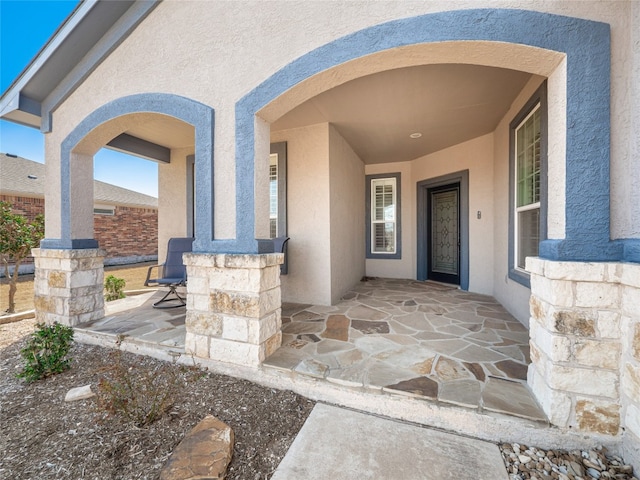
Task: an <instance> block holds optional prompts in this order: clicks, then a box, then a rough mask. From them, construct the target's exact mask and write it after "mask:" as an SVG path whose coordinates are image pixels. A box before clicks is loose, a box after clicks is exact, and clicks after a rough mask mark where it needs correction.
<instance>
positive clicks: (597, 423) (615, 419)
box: [576, 400, 620, 435]
mask: <svg viewBox="0 0 640 480" xmlns="http://www.w3.org/2000/svg"><path fill="white" fill-rule="evenodd" d="M576 420H577V422H578V426H579V427H580V429H581V430H584V431H589V432H596V433H602V434H605V435H617V433H618V430H619V428H620V406H619V405H616V404H613V403H608V404H601V405H596V404H595V403H592V402H591V401H589V400H578V401H577V402H576Z"/></svg>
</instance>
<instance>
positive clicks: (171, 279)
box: [144, 238, 193, 308]
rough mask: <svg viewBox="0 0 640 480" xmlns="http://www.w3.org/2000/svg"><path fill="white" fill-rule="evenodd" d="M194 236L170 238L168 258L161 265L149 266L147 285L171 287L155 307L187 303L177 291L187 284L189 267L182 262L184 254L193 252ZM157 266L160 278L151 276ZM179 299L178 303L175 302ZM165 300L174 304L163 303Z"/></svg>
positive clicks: (181, 305)
mask: <svg viewBox="0 0 640 480" xmlns="http://www.w3.org/2000/svg"><path fill="white" fill-rule="evenodd" d="M192 244H193V238H170V239H169V244H168V246H167V259H166V260H165V262H164V263H163V264H161V265H154V266H153V267H149V270H148V271H147V279H146V280H145V282H144V285H145V287H169V291H168V292H167V294H166V295H165V296H164V297H162V299H160V300H158V301H157V302H155V303H154V304H153V306H154V308H176V307H183V306H185V305H186V302H185V299H184V298H182V297H181V296H180V294H179V293H178V292H177V291H176V289H177V288H178V287H183V286H185V285H186V284H187V267H185V265H184V263H182V254H183V253H188V252H191V248H192ZM154 268H157V269H158V275H162V276H161V277H158V278H151V271H152V270H153V269H154ZM176 301H177V304H175V302H176ZM165 302H173V303H174V304H169V305H161V304H162V303H165Z"/></svg>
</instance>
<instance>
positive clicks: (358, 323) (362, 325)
mask: <svg viewBox="0 0 640 480" xmlns="http://www.w3.org/2000/svg"><path fill="white" fill-rule="evenodd" d="M351 327H352V328H355V329H356V330H359V331H361V332H362V333H364V334H365V335H370V334H373V333H389V324H388V323H387V322H374V321H368V320H352V321H351Z"/></svg>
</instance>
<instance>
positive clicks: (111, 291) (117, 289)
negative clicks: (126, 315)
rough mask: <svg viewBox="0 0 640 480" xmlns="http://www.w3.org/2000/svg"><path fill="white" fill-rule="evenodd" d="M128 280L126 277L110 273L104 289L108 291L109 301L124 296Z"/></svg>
mask: <svg viewBox="0 0 640 480" xmlns="http://www.w3.org/2000/svg"><path fill="white" fill-rule="evenodd" d="M125 285H126V282H125V280H124V278H118V277H114V276H113V275H109V276H108V277H107V278H106V279H105V281H104V289H105V290H106V291H107V294H106V295H105V298H106V300H107V302H110V301H111V300H118V299H119V298H124V297H125V294H124V286H125Z"/></svg>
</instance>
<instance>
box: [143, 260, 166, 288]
mask: <svg viewBox="0 0 640 480" xmlns="http://www.w3.org/2000/svg"><path fill="white" fill-rule="evenodd" d="M163 266H164V263H162V264H160V265H152V266H151V267H149V270H147V278H146V280H145V281H144V286H145V287H148V286H150V285H149V280H150V279H151V271H152V270H153V269H154V268H158V269H159V268H160V267H163ZM156 278H158V277H156Z"/></svg>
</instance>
